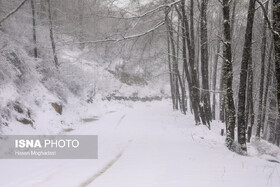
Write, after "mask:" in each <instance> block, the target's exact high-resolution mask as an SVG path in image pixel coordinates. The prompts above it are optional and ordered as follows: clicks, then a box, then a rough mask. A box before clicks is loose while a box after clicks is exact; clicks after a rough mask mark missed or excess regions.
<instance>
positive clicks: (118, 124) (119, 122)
mask: <svg viewBox="0 0 280 187" xmlns="http://www.w3.org/2000/svg"><path fill="white" fill-rule="evenodd" d="M125 116H126V114H125V115H123V116H122V117H121V119H120V120H119V121H118V123H117V125H116V127H115V129H116V128H118V127H119V126H120V124H121V122H122V120H123V119H124V118H125Z"/></svg>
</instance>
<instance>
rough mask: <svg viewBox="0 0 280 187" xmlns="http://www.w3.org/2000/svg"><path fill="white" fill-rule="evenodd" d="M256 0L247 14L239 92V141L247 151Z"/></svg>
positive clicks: (242, 148) (252, 2)
mask: <svg viewBox="0 0 280 187" xmlns="http://www.w3.org/2000/svg"><path fill="white" fill-rule="evenodd" d="M255 3H256V1H255V0H250V1H249V9H248V16H247V26H246V34H245V42H244V48H243V56H242V62H241V72H240V83H239V93H238V131H237V134H238V143H239V144H240V146H241V150H242V151H244V152H246V151H247V147H246V123H245V101H246V87H247V74H248V73H247V72H248V62H249V60H250V56H251V55H252V54H251V47H252V35H253V32H252V30H253V23H254V15H255Z"/></svg>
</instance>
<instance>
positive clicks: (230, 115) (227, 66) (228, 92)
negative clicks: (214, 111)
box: [223, 0, 235, 150]
mask: <svg viewBox="0 0 280 187" xmlns="http://www.w3.org/2000/svg"><path fill="white" fill-rule="evenodd" d="M229 2H230V0H223V16H224V22H223V25H224V51H223V58H224V60H223V79H224V88H225V89H224V91H225V93H224V102H225V110H226V116H227V120H226V126H227V128H226V129H227V131H226V145H227V147H228V148H229V149H230V150H233V142H234V128H235V107H234V100H233V91H232V79H233V74H232V54H231V34H230V17H229V12H230V8H229Z"/></svg>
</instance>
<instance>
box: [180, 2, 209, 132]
mask: <svg viewBox="0 0 280 187" xmlns="http://www.w3.org/2000/svg"><path fill="white" fill-rule="evenodd" d="M181 11H182V22H183V25H184V31H183V32H184V34H183V37H185V38H186V41H187V48H188V54H189V55H188V57H189V64H190V74H191V83H192V85H191V86H192V88H191V89H192V92H191V96H192V99H193V102H192V107H193V110H194V114H195V120H196V124H197V125H198V124H200V122H201V121H202V123H203V124H205V125H207V123H206V121H205V116H204V112H203V109H202V107H201V106H200V98H199V96H200V87H199V82H198V77H197V71H196V68H195V67H194V64H195V59H194V46H193V45H192V43H191V39H190V33H189V23H188V19H187V16H186V11H185V0H182V1H181ZM187 68H188V67H185V70H186V69H187ZM208 127H209V126H208Z"/></svg>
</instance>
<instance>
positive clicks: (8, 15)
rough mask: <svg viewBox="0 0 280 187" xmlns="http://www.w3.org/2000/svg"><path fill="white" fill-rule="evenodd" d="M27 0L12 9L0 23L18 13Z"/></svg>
mask: <svg viewBox="0 0 280 187" xmlns="http://www.w3.org/2000/svg"><path fill="white" fill-rule="evenodd" d="M26 1H27V0H23V1H22V2H21V3H20V4H19V5H18V6H17V7H16V8H15V9H14V10H12V11H11V12H10V13H9V14H7V15H6V16H5V17H4V18H2V19H1V20H0V25H1V23H2V22H4V21H5V20H6V19H8V18H9V17H10V16H11V15H13V14H14V13H16V12H17V11H18V10H19V9H20V8H21V7H22V6H23V5H24V4H25V2H26Z"/></svg>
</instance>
